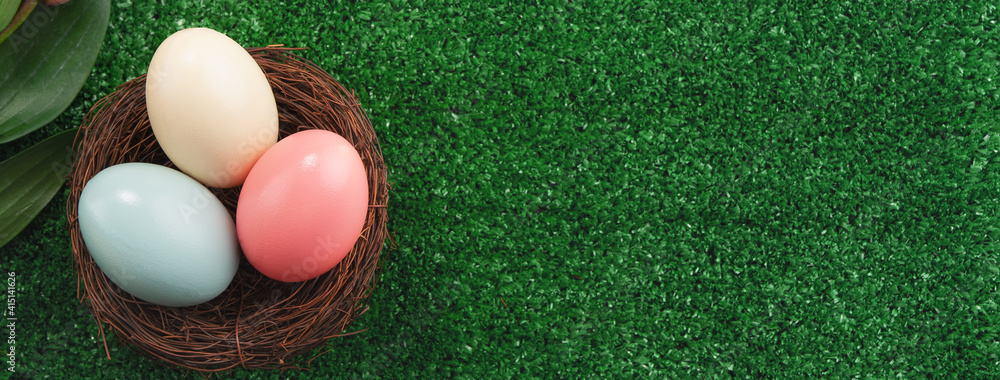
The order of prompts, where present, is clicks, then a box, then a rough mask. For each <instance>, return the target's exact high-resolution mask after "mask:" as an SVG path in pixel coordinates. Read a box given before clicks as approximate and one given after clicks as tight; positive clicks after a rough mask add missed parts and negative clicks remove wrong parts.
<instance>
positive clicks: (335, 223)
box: [236, 130, 368, 282]
mask: <svg viewBox="0 0 1000 380" xmlns="http://www.w3.org/2000/svg"><path fill="white" fill-rule="evenodd" d="M367 211H368V177H367V175H366V174H365V167H364V164H363V163H362V161H361V157H360V156H359V155H358V151H357V150H356V149H355V148H354V146H352V145H351V143H349V142H348V141H347V140H345V139H344V138H343V137H341V136H340V135H338V134H336V133H333V132H330V131H324V130H306V131H301V132H297V133H294V134H292V135H290V136H288V137H285V138H284V139H282V140H280V141H278V143H277V144H275V145H274V146H273V147H271V149H269V150H268V151H267V152H266V153H264V155H263V156H261V158H260V159H259V160H258V161H257V164H256V165H254V167H253V169H252V170H251V171H250V175H249V176H247V179H246V182H245V183H244V184H243V188H242V189H241V190H240V198H239V201H238V202H237V205H236V230H237V234H238V236H239V240H240V245H241V246H242V248H243V254H244V255H245V256H246V258H247V260H248V261H249V262H250V264H252V265H253V266H254V268H257V270H259V271H260V272H261V273H263V274H264V275H266V276H268V277H270V278H272V279H275V280H278V281H284V282H298V281H305V280H309V279H313V278H315V277H317V276H320V275H322V274H323V273H326V272H327V271H329V270H330V269H332V268H333V267H334V266H336V265H337V264H338V263H340V261H341V260H343V258H344V257H345V256H346V255H347V254H348V252H350V250H351V248H353V247H354V244H355V242H357V240H358V237H359V236H360V235H361V229H362V228H363V227H364V223H365V218H366V215H367Z"/></svg>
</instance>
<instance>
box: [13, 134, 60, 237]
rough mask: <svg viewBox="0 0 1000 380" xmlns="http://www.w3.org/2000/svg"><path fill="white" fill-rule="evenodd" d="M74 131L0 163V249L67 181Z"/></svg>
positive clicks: (58, 135)
mask: <svg viewBox="0 0 1000 380" xmlns="http://www.w3.org/2000/svg"><path fill="white" fill-rule="evenodd" d="M76 131H77V129H75V128H74V129H71V130H68V131H65V132H61V133H59V134H57V135H55V136H52V137H49V138H48V139H46V140H45V141H42V142H40V143H38V144H37V145H35V146H33V147H31V148H28V149H27V150H25V151H23V152H21V153H18V154H17V155H16V156H14V157H11V158H8V159H7V160H5V161H3V162H0V246H3V245H4V244H7V242H8V241H10V240H11V239H13V238H14V236H16V235H17V233H18V232H21V230H22V229H24V227H25V226H27V225H28V222H31V219H33V218H34V217H35V215H36V214H38V212H39V211H41V210H42V208H43V207H45V205H47V204H48V203H49V201H51V200H52V197H53V196H55V194H56V191H58V190H59V188H60V187H61V186H62V184H63V182H65V181H66V178H65V177H66V174H68V173H69V167H70V164H72V152H73V149H72V144H73V138H74V137H75V136H76Z"/></svg>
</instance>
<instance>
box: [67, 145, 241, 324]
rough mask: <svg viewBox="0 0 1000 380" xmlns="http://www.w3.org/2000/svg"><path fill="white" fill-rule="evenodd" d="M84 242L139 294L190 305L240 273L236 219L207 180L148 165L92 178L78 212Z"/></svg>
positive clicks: (124, 285) (113, 275) (158, 301)
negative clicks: (204, 181) (206, 182)
mask: <svg viewBox="0 0 1000 380" xmlns="http://www.w3.org/2000/svg"><path fill="white" fill-rule="evenodd" d="M77 215H78V217H79V223H80V232H81V233H82V234H83V241H84V244H85V245H86V246H87V250H88V251H90V255H91V256H92V257H93V258H94V261H95V262H96V263H97V265H98V266H99V267H100V268H101V270H102V271H103V272H104V273H105V274H106V275H107V276H108V278H109V279H110V280H111V281H113V282H114V283H115V284H117V285H118V286H119V287H121V288H122V289H123V290H125V291H126V292H128V293H129V294H132V295H133V296H135V297H137V298H139V299H142V300H145V301H148V302H151V303H155V304H158V305H163V306H191V305H196V304H199V303H203V302H206V301H209V300H211V299H213V298H215V297H216V296H218V295H219V294H221V293H222V292H223V291H224V290H225V289H226V287H227V286H229V283H230V282H232V280H233V277H234V276H235V275H236V269H237V267H238V266H239V258H240V245H239V240H238V239H237V237H236V224H235V222H234V221H233V218H232V217H231V216H230V215H229V213H228V212H227V211H226V208H225V206H223V205H222V202H220V201H219V199H218V198H216V197H215V195H214V194H212V192H211V191H209V190H208V188H206V187H205V186H204V185H202V184H201V183H198V181H196V180H194V179H193V178H191V177H189V176H187V175H186V174H184V173H181V172H179V171H177V170H174V169H170V168H168V167H165V166H160V165H154V164H147V163H127V164H119V165H115V166H111V167H108V168H106V169H104V170H101V171H100V172H99V173H97V175H96V176H94V178H92V179H91V180H90V181H88V182H87V184H86V185H85V186H84V188H83V193H82V194H81V195H80V203H79V208H78V211H77Z"/></svg>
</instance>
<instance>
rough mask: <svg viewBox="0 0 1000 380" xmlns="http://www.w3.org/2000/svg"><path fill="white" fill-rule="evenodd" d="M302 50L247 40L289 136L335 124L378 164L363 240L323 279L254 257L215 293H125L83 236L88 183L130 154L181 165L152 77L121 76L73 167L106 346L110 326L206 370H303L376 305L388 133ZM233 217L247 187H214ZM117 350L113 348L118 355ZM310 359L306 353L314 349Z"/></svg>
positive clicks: (82, 288) (70, 205) (88, 295)
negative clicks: (153, 103) (181, 301)
mask: <svg viewBox="0 0 1000 380" xmlns="http://www.w3.org/2000/svg"><path fill="white" fill-rule="evenodd" d="M293 50H299V49H291V48H283V47H279V46H269V47H265V48H253V49H247V51H248V52H249V53H250V55H251V56H252V57H253V58H254V60H256V61H257V63H258V64H259V65H260V67H261V69H262V70H263V71H264V74H265V76H266V77H267V80H268V82H269V83H270V85H271V89H272V90H273V92H274V97H275V100H276V102H277V105H278V114H279V129H280V134H279V138H284V137H286V136H288V135H290V134H292V133H295V132H297V131H300V130H305V129H326V130H330V131H333V132H336V133H338V134H340V135H341V136H343V137H344V138H345V139H347V141H349V142H351V143H352V144H353V145H354V147H355V148H356V149H357V150H358V153H359V154H360V155H361V158H362V161H363V162H364V166H365V169H366V172H367V174H368V187H369V201H368V204H369V206H368V215H367V219H366V220H365V225H364V229H363V230H362V234H361V237H360V238H359V239H358V241H357V243H356V244H355V246H354V248H353V249H352V250H351V251H350V253H348V255H347V256H346V257H345V258H344V259H343V261H341V262H340V263H339V264H338V265H337V266H336V267H334V268H333V269H332V270H331V271H330V272H328V273H326V274H324V275H322V276H320V277H317V278H315V279H312V280H309V281H305V282H299V283H285V282H280V281H275V280H272V279H270V278H268V277H266V276H264V275H263V274H261V273H260V272H259V271H257V270H256V269H254V268H253V266H251V265H250V264H249V263H248V262H247V260H246V259H245V258H242V259H241V261H240V265H239V269H238V271H237V273H236V276H235V278H234V279H233V281H232V283H231V284H230V285H229V287H228V288H227V289H226V290H225V291H224V292H223V293H222V294H221V295H219V296H218V297H216V298H215V299H213V300H212V301H209V302H207V303H203V304H199V305H195V306H190V307H180V308H177V307H163V306H158V305H155V304H151V303H148V302H145V301H142V300H140V299H137V298H135V297H133V296H131V295H130V294H128V293H126V292H125V291H123V290H122V289H121V288H119V287H118V286H117V285H115V284H114V283H113V282H111V281H110V280H109V279H108V278H107V276H106V275H105V274H104V273H103V272H102V271H101V269H100V268H98V266H97V264H96V263H95V262H94V260H93V258H92V257H91V256H90V253H89V252H88V251H87V247H86V246H85V245H84V242H83V237H82V235H81V233H80V227H79V224H78V222H77V203H78V201H79V198H80V193H81V192H82V191H83V187H84V185H85V184H86V183H87V181H89V180H90V179H91V178H93V177H94V175H96V174H97V173H98V172H100V171H101V170H102V169H104V168H106V167H109V166H112V165H116V164H121V163H126V162H148V163H154V164H161V165H164V166H167V167H171V168H176V167H175V166H174V165H173V164H172V163H171V162H170V160H169V159H168V158H167V156H166V154H164V153H163V151H162V150H161V149H160V146H159V144H158V143H157V142H156V140H155V138H154V136H153V131H152V129H151V128H150V126H149V118H148V117H147V114H146V95H145V88H146V77H145V76H141V77H138V78H136V79H134V80H132V81H129V82H127V83H125V84H122V85H121V86H119V87H118V88H117V89H116V91H115V92H114V93H112V94H110V95H108V96H107V97H105V98H103V99H101V100H100V101H98V102H97V104H95V105H94V107H93V108H92V109H91V110H90V112H88V113H87V115H86V117H85V118H84V121H83V125H82V126H81V128H80V131H79V133H78V135H77V137H76V139H77V144H78V146H79V153H78V156H77V157H76V160H75V161H74V164H73V167H72V171H71V173H70V178H69V185H70V188H71V191H70V195H69V199H68V201H67V210H66V214H67V218H68V220H69V228H70V237H71V240H72V243H73V256H74V261H75V268H76V274H77V278H78V283H77V296H78V298H80V300H81V301H83V302H84V304H85V305H86V306H87V308H88V309H89V310H90V312H91V313H92V314H93V316H94V318H95V319H96V320H97V322H98V325H99V327H100V330H101V334H102V340H103V341H104V348H105V352H106V353H107V352H108V350H107V341H106V338H105V337H104V330H105V325H107V326H108V327H110V329H111V331H113V332H114V334H115V336H116V337H118V339H119V340H121V341H123V342H124V343H126V344H128V345H129V346H131V347H133V348H135V349H136V350H138V351H139V352H141V353H143V354H145V355H147V356H150V357H153V358H155V359H159V360H162V361H164V362H166V363H168V364H171V365H174V366H178V367H184V368H189V369H194V370H197V371H204V372H210V371H226V370H230V369H234V368H238V367H245V368H298V366H299V365H301V364H302V362H303V360H302V359H301V358H299V356H300V355H302V354H304V353H307V352H308V351H311V350H313V349H315V348H317V347H320V346H322V345H324V344H325V343H326V341H327V340H329V339H330V338H333V337H337V336H343V335H349V334H353V333H357V331H355V332H347V329H348V326H349V325H350V324H351V322H352V321H354V320H355V318H357V317H358V316H359V315H361V314H362V313H364V312H365V311H366V310H367V300H368V298H369V297H370V296H371V294H372V291H373V289H374V287H375V284H376V282H377V281H378V277H379V275H380V273H381V270H380V268H381V267H380V264H379V254H380V253H381V250H382V246H383V243H384V242H385V239H386V237H387V235H386V220H387V210H386V206H387V202H388V189H387V187H388V186H387V183H386V167H385V163H384V162H383V159H382V150H381V147H380V146H379V142H378V137H377V136H376V134H375V130H374V129H373V128H372V125H371V122H370V121H369V119H368V116H367V114H366V113H365V111H364V110H363V109H362V108H361V105H360V104H359V103H358V100H357V98H356V97H355V96H354V94H353V92H352V91H349V90H347V89H346V88H345V87H344V86H343V85H341V84H340V83H338V82H337V81H336V80H335V79H334V78H333V77H331V76H330V75H329V74H328V73H326V72H325V71H324V70H322V69H321V68H319V67H317V66H316V65H315V64H313V63H311V62H309V61H308V60H306V59H304V58H302V57H300V56H297V55H295V54H294V53H293V52H292V51H293ZM212 190H213V191H214V192H215V195H216V196H217V197H218V198H219V200H221V201H222V203H223V204H224V205H225V206H226V207H227V208H228V209H229V212H230V214H231V215H235V212H236V201H237V200H238V199H239V188H238V187H236V188H231V189H212ZM108 357H109V358H110V353H108ZM307 360H308V359H307Z"/></svg>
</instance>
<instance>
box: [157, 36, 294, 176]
mask: <svg viewBox="0 0 1000 380" xmlns="http://www.w3.org/2000/svg"><path fill="white" fill-rule="evenodd" d="M146 109H147V111H148V114H149V125H150V127H151V128H152V129H153V134H154V135H156V141H158V142H159V144H160V147H161V148H163V152H164V153H166V154H167V157H169V158H170V161H172V162H173V163H174V165H176V166H177V168H178V169H180V170H181V171H183V172H184V173H187V174H188V175H190V176H191V177H193V178H195V179H197V180H198V181H200V182H201V183H203V184H205V185H207V186H211V187H221V188H225V187H233V186H238V185H240V184H242V183H243V181H244V179H246V176H247V174H248V173H249V172H250V168H251V167H253V165H254V163H255V162H256V161H257V159H258V158H260V155H261V154H263V153H264V151H266V150H267V149H268V148H270V147H271V146H272V145H274V143H275V142H276V141H277V140H278V108H277V106H276V103H275V100H274V93H273V92H272V91H271V86H270V84H268V82H267V78H266V77H265V76H264V72H263V71H261V69H260V66H258V65H257V62H256V61H254V59H253V58H252V57H251V56H250V54H249V53H247V51H246V50H245V49H243V47H241V46H240V45H239V44H238V43H236V41H233V40H232V39H230V38H229V37H227V36H226V35H224V34H222V33H219V32H216V31H214V30H211V29H206V28H191V29H184V30H181V31H179V32H176V33H174V34H172V35H170V37H167V39H166V40H164V41H163V43H161V44H160V46H159V47H158V48H157V49H156V52H155V53H154V54H153V58H152V60H151V61H150V63H149V71H148V73H147V75H146Z"/></svg>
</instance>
